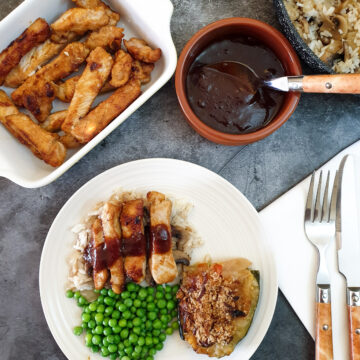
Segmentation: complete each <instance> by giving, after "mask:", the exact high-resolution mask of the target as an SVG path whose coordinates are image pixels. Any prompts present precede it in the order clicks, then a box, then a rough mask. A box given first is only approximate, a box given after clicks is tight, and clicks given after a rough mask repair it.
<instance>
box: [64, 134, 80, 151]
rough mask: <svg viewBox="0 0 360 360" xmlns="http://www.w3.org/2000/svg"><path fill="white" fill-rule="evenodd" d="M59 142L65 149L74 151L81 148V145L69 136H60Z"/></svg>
mask: <svg viewBox="0 0 360 360" xmlns="http://www.w3.org/2000/svg"><path fill="white" fill-rule="evenodd" d="M59 141H60V142H61V143H62V144H63V145H64V146H65V147H66V148H67V149H76V148H78V147H80V146H81V144H80V143H79V142H78V141H77V140H76V139H75V138H74V137H73V136H72V135H70V134H65V135H61V136H60V139H59Z"/></svg>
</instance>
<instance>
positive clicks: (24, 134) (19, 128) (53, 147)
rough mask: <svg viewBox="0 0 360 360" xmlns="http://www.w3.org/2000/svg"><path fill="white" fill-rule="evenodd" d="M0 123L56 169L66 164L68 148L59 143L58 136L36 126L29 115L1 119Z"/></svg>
mask: <svg viewBox="0 0 360 360" xmlns="http://www.w3.org/2000/svg"><path fill="white" fill-rule="evenodd" d="M0 122H1V123H2V124H3V125H4V126H5V127H6V128H7V129H8V130H9V132H10V133H11V134H13V135H14V136H15V137H16V138H17V139H18V140H19V141H20V142H21V143H22V144H24V145H25V146H27V147H28V148H29V149H30V150H31V151H32V153H33V154H34V155H35V156H37V157H38V158H39V159H41V160H43V161H45V162H46V163H47V164H49V165H51V166H54V167H56V166H60V165H61V164H62V163H63V162H64V160H65V157H66V148H65V146H64V145H63V144H62V143H61V142H60V141H58V136H57V135H55V134H52V133H49V132H47V131H46V130H44V129H43V128H41V127H40V126H39V125H37V124H35V123H34V122H33V121H32V120H31V119H30V118H29V117H28V116H27V115H25V114H21V113H18V114H13V115H8V116H5V117H0Z"/></svg>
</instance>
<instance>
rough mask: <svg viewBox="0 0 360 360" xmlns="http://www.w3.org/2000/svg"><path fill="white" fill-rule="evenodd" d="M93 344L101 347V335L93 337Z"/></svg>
mask: <svg viewBox="0 0 360 360" xmlns="http://www.w3.org/2000/svg"><path fill="white" fill-rule="evenodd" d="M92 343H93V344H94V345H99V344H100V343H101V336H99V335H94V336H93V337H92Z"/></svg>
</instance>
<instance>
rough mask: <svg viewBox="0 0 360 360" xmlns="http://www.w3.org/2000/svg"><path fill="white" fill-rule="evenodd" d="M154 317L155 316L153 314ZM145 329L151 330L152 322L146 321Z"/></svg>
mask: <svg viewBox="0 0 360 360" xmlns="http://www.w3.org/2000/svg"><path fill="white" fill-rule="evenodd" d="M155 317H156V314H155ZM145 329H148V330H150V329H152V322H151V321H150V320H146V323H145Z"/></svg>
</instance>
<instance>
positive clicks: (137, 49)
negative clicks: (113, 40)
mask: <svg viewBox="0 0 360 360" xmlns="http://www.w3.org/2000/svg"><path fill="white" fill-rule="evenodd" d="M124 45H125V47H126V49H127V51H128V52H129V53H130V54H131V56H132V57H134V58H135V59H136V60H140V61H143V62H145V63H155V62H156V61H158V60H159V59H160V57H161V50H160V49H152V48H151V47H150V46H149V45H148V44H147V42H146V41H145V40H141V39H137V38H131V39H130V40H124Z"/></svg>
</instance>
